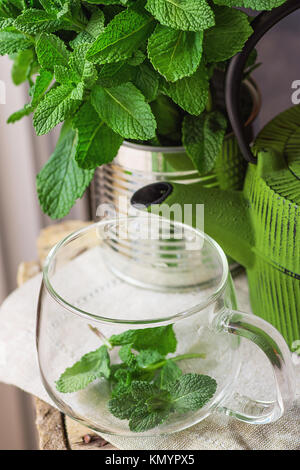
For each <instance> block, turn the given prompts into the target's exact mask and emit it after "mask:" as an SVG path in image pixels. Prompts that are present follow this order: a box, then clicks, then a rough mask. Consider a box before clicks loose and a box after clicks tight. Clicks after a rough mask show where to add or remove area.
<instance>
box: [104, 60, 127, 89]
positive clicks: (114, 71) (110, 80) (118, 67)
mask: <svg viewBox="0 0 300 470" xmlns="http://www.w3.org/2000/svg"><path fill="white" fill-rule="evenodd" d="M135 75H136V71H135V69H134V67H132V66H131V65H128V61H127V63H126V62H125V61H124V60H123V61H121V62H116V63H115V64H105V65H103V66H102V67H101V70H100V72H99V75H98V81H97V83H98V84H99V85H101V86H103V87H104V88H111V87H115V86H118V85H121V84H122V83H126V82H130V81H131V80H133V78H134V77H135Z"/></svg>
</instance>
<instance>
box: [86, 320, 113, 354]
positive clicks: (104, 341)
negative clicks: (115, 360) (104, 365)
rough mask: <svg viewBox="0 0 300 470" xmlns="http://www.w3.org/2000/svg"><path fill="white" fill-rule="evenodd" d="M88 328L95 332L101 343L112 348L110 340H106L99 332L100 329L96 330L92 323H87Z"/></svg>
mask: <svg viewBox="0 0 300 470" xmlns="http://www.w3.org/2000/svg"><path fill="white" fill-rule="evenodd" d="M89 329H90V330H91V331H92V332H93V333H95V335H96V336H98V338H100V339H101V341H103V343H104V344H105V345H106V346H107V347H108V349H113V346H112V345H111V344H110V342H109V341H108V339H107V338H106V336H104V334H103V333H101V331H100V330H98V328H95V327H94V326H92V325H89Z"/></svg>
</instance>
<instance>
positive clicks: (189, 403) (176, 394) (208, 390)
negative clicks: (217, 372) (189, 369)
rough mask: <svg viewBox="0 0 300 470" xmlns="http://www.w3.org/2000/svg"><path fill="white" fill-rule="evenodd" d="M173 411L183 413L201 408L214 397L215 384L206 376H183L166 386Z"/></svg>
mask: <svg viewBox="0 0 300 470" xmlns="http://www.w3.org/2000/svg"><path fill="white" fill-rule="evenodd" d="M167 390H168V391H169V392H170V395H171V397H172V398H171V401H172V405H173V406H174V408H175V411H179V412H180V413H185V412H187V411H195V410H198V409H199V408H202V407H203V406H204V405H206V403H207V402H208V401H209V400H210V399H211V398H212V397H213V396H214V394H215V393H216V390H217V382H216V381H215V380H214V379H213V378H212V377H209V376H207V375H199V374H185V375H182V376H181V377H180V378H179V379H178V380H177V381H176V382H174V383H171V384H170V385H169V386H167Z"/></svg>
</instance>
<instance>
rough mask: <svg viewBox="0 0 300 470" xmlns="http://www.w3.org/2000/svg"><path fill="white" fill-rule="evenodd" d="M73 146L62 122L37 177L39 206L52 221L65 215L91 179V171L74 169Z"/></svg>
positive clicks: (74, 140)
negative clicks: (59, 132)
mask: <svg viewBox="0 0 300 470" xmlns="http://www.w3.org/2000/svg"><path fill="white" fill-rule="evenodd" d="M76 146H77V138H76V132H75V131H74V130H72V129H71V128H70V125H69V123H68V122H66V123H65V124H64V126H63V128H62V131H61V136H60V139H59V141H58V143H57V146H56V149H55V151H54V153H53V155H52V156H51V157H50V160H49V161H48V162H47V163H46V165H45V166H44V168H43V169H42V171H41V172H40V173H39V174H38V176H37V192H38V197H39V202H40V205H41V207H42V209H43V211H44V212H45V214H48V215H49V216H50V217H52V218H53V219H59V218H61V217H64V216H65V215H67V214H68V213H69V211H70V209H71V207H72V206H73V205H74V203H75V201H76V199H78V198H80V197H82V195H83V193H84V191H85V189H86V188H87V186H88V185H89V183H90V181H91V179H92V177H93V173H94V172H93V171H90V170H82V169H81V168H79V167H78V165H77V163H76V161H75V153H76Z"/></svg>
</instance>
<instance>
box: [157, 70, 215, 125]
mask: <svg viewBox="0 0 300 470" xmlns="http://www.w3.org/2000/svg"><path fill="white" fill-rule="evenodd" d="M208 88H209V81H208V75H207V70H206V68H205V66H204V65H203V64H201V65H200V67H199V68H198V70H197V71H196V72H195V73H194V74H193V75H192V76H190V77H185V78H182V79H181V80H177V82H175V83H169V82H165V83H164V86H163V89H164V91H165V93H166V94H167V95H168V96H169V97H170V98H172V100H173V101H174V102H175V103H176V104H178V105H179V106H180V107H181V108H183V109H184V110H185V111H187V112H188V113H190V114H193V115H196V116H197V115H199V114H201V113H202V111H203V110H204V109H205V106H206V104H207V101H208Z"/></svg>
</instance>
